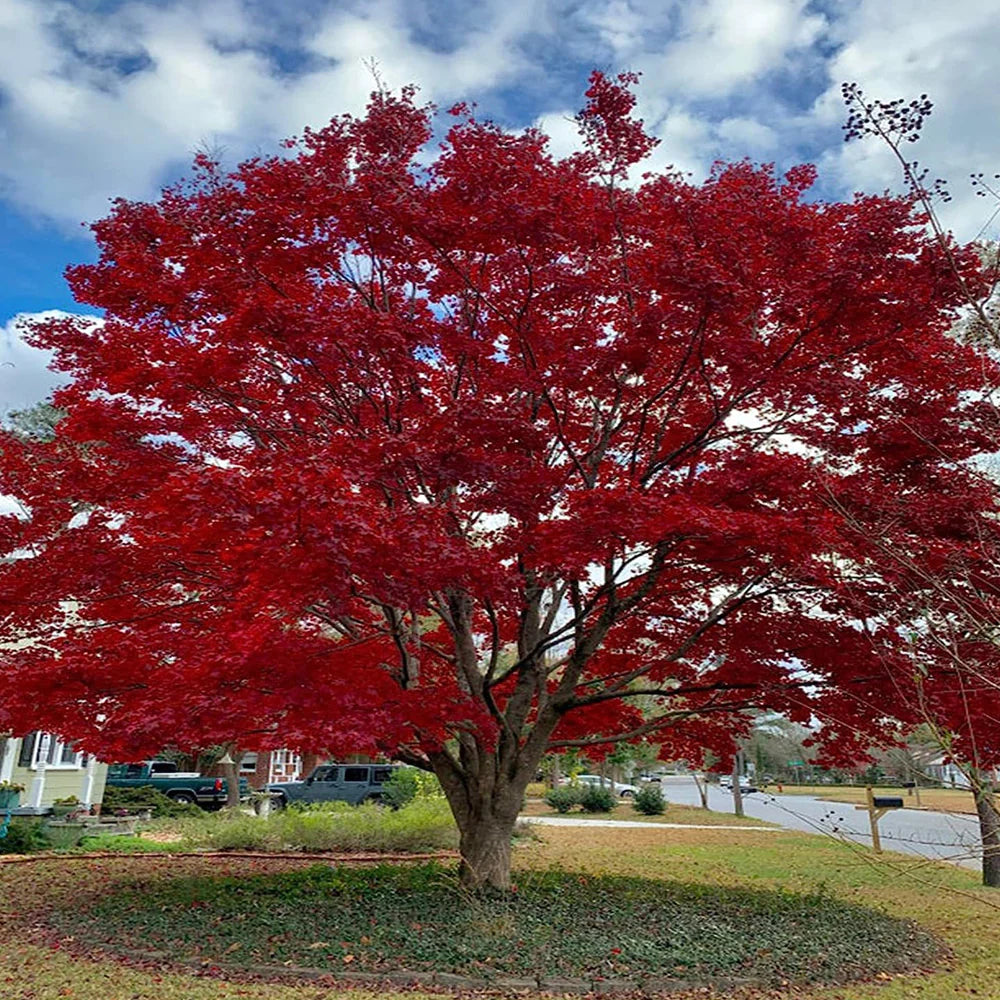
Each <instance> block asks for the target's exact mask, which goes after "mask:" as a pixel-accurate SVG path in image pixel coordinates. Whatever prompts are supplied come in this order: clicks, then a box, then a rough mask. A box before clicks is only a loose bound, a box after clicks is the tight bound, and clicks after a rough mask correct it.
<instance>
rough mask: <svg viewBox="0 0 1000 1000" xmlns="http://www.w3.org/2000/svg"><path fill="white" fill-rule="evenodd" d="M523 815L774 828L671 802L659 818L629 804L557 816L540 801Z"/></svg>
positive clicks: (741, 817)
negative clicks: (610, 808) (603, 809)
mask: <svg viewBox="0 0 1000 1000" xmlns="http://www.w3.org/2000/svg"><path fill="white" fill-rule="evenodd" d="M521 815H522V816H571V817H573V818H574V819H624V820H629V821H630V822H631V821H633V820H638V821H641V822H644V823H683V824H684V825H685V826H760V827H773V825H774V824H772V823H767V822H765V821H764V820H762V819H754V818H753V817H752V816H736V815H734V814H733V813H728V812H726V813H724V812H715V811H714V810H711V809H700V808H698V806H684V805H677V804H676V803H673V802H670V803H668V804H667V808H666V810H665V811H664V812H663V814H662V815H660V816H644V815H643V814H642V813H641V812H638V811H637V810H636V809H635V807H634V806H633V805H632V803H631V802H628V801H623V802H622V803H621V804H620V805H618V806H617V807H616V808H615V809H613V810H612V811H611V812H609V813H586V812H582V811H581V810H580V809H579V808H575V809H572V810H571V811H570V812H568V813H560V812H557V811H556V810H555V809H553V808H551V807H550V806H548V805H547V804H546V803H545V802H544V801H542V800H541V799H536V800H529V801H528V804H527V805H526V806H525V808H524V809H522V810H521Z"/></svg>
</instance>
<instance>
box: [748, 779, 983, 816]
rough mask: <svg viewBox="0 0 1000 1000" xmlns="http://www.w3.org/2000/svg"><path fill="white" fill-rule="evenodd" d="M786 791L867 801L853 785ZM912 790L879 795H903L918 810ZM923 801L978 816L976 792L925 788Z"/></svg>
mask: <svg viewBox="0 0 1000 1000" xmlns="http://www.w3.org/2000/svg"><path fill="white" fill-rule="evenodd" d="M767 790H768V791H769V792H776V791H777V790H778V789H777V786H776V785H770V786H769V787H768V789H767ZM781 790H782V793H783V794H785V795H815V796H816V797H817V798H819V799H822V800H823V801H824V802H852V803H863V802H864V801H865V790H864V788H857V787H855V786H853V785H843V786H841V785H834V786H829V785H782V788H781ZM911 791H912V789H907V788H876V789H875V794H876V795H901V796H902V797H903V806H904V808H906V809H916V808H918V807H917V797H916V795H915V794H908V793H909V792H911ZM920 803H921V805H922V807H923V808H924V809H931V810H933V811H935V812H954V813H969V814H971V815H975V813H976V805H975V803H974V802H973V801H972V792H970V791H968V790H965V791H963V790H962V789H960V788H921V789H920Z"/></svg>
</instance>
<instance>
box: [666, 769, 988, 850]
mask: <svg viewBox="0 0 1000 1000" xmlns="http://www.w3.org/2000/svg"><path fill="white" fill-rule="evenodd" d="M660 787H661V788H662V790H663V795H664V798H666V799H667V801H668V802H676V803H678V804H680V805H700V804H701V800H700V798H699V797H698V791H697V789H696V788H695V784H694V780H693V779H692V778H691V777H687V776H674V775H668V776H667V777H665V778H664V780H663V782H662V783H661V786H660ZM708 794H709V799H708V805H709V808H710V809H715V810H718V811H719V812H732V809H733V796H732V794H731V793H730V792H727V791H725V790H723V789H720V788H718V787H717V786H714V785H713V786H710V787H709V792H708ZM904 801H905V800H904ZM743 811H744V812H745V813H746V815H747V816H754V817H756V818H757V819H763V820H767V821H768V822H771V823H777V824H778V825H779V826H783V827H785V828H786V829H788V830H802V831H805V832H806V833H819V834H826V835H828V836H832V837H837V838H839V839H841V840H850V841H853V842H854V843H857V844H863V845H864V846H866V847H870V846H871V835H870V833H869V829H868V813H867V812H865V811H863V810H859V809H855V808H854V806H853V804H849V803H843V802H823V801H821V800H820V799H818V798H814V797H813V796H810V795H777V794H771V793H763V792H754V793H753V794H751V795H744V796H743ZM667 816H668V818H669V809H668V811H667ZM879 833H880V835H881V839H882V847H883V848H884V849H885V850H893V851H899V852H901V853H903V854H915V855H917V856H919V857H923V858H933V859H936V860H941V861H950V862H951V863H953V864H959V865H962V866H963V867H968V868H979V866H980V863H981V848H980V842H979V824H978V821H977V820H976V818H975V817H974V816H962V815H958V814H956V813H940V812H930V811H922V810H917V809H894V810H892V811H891V812H889V813H887V814H886V815H885V816H883V817H882V820H881V822H880V823H879Z"/></svg>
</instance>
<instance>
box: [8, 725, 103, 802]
mask: <svg viewBox="0 0 1000 1000" xmlns="http://www.w3.org/2000/svg"><path fill="white" fill-rule="evenodd" d="M107 774H108V766H107V764H102V763H100V762H99V761H97V760H96V759H95V758H94V757H92V756H89V755H87V754H82V753H78V752H77V751H76V750H75V749H74V748H73V746H72V745H71V744H68V743H64V742H63V741H62V740H60V739H59V737H58V736H56V735H54V734H53V733H41V732H35V733H28V735H27V736H25V737H24V738H23V739H15V738H13V737H4V736H0V782H4V781H6V782H10V783H12V784H15V785H23V786H24V791H23V792H21V802H20V805H19V807H18V808H17V809H15V810H14V814H15V815H21V816H25V815H27V816H37V815H42V814H44V813H47V812H49V811H50V810H51V808H52V803H53V802H55V800H56V799H67V798H69V797H70V796H75V797H76V798H77V799H78V800H79V801H80V803H82V804H83V805H84V806H87V807H93V806H100V804H101V799H102V798H103V796H104V782H105V779H106V778H107Z"/></svg>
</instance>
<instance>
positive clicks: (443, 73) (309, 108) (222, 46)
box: [0, 0, 1000, 236]
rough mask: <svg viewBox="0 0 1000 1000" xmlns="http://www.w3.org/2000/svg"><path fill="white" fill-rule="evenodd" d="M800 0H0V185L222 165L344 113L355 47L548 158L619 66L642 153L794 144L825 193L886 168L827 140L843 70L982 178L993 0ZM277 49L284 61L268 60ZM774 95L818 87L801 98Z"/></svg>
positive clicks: (150, 176) (934, 148)
mask: <svg viewBox="0 0 1000 1000" xmlns="http://www.w3.org/2000/svg"><path fill="white" fill-rule="evenodd" d="M818 6H819V5H818V4H815V3H812V2H810V0H573V2H570V0H484V2H483V3H481V4H478V5H474V6H470V5H465V4H461V3H459V2H458V0H353V2H334V0H311V2H306V0H300V3H298V4H285V3H284V2H278V0H275V2H274V3H267V2H265V0H212V2H206V0H130V2H126V3H122V4H120V5H118V6H114V7H105V6H102V5H96V4H77V3H73V2H70V0H47V2H45V3H40V2H38V0H0V141H2V143H3V150H4V156H3V159H2V162H0V194H2V195H4V196H5V197H6V198H7V199H9V200H10V201H11V202H12V203H14V204H16V205H17V206H19V207H20V208H22V209H25V210H28V211H29V212H35V213H40V214H42V215H45V216H47V217H49V218H52V219H55V220H57V221H59V222H60V223H63V224H66V225H73V226H74V227H75V225H76V223H77V222H79V221H80V220H81V219H93V218H95V217H99V216H101V215H103V214H105V211H106V208H107V199H108V198H109V197H111V196H115V195H122V196H125V197H132V198H149V197H153V196H155V194H156V191H157V189H158V187H159V186H160V185H161V184H162V183H163V182H164V181H166V180H168V179H169V178H171V177H172V176H174V175H175V173H176V172H177V170H178V169H179V168H180V167H182V166H183V165H184V164H185V163H186V162H187V161H188V160H189V158H190V155H191V153H192V151H193V150H194V149H196V148H197V147H199V146H200V145H203V144H206V143H208V144H211V145H219V146H221V147H223V148H224V149H225V150H226V158H227V160H229V161H235V160H237V159H239V158H241V157H243V156H245V155H248V154H253V153H255V152H257V151H258V150H259V149H260V148H264V149H273V148H274V143H275V141H276V140H277V139H279V138H281V137H283V136H285V135H288V134H292V133H297V132H299V131H301V129H302V127H303V126H304V125H305V124H311V125H321V124H323V123H324V122H325V121H327V120H328V119H329V118H330V117H331V116H332V115H333V114H336V113H339V112H342V111H352V112H357V111H360V110H361V109H362V107H363V105H364V103H365V101H366V100H367V97H368V94H369V92H370V90H371V89H372V86H373V80H372V77H371V74H370V72H369V70H368V69H367V68H366V66H365V62H366V61H367V60H370V59H375V60H377V62H378V64H379V69H380V72H381V73H382V74H383V75H384V78H385V81H386V83H387V84H388V85H389V86H391V87H398V86H399V85H401V84H404V83H410V82H415V83H417V84H419V85H420V86H421V89H422V94H423V96H425V97H426V98H427V99H430V100H435V101H437V102H439V103H441V104H448V103H450V102H451V101H452V100H456V99H467V98H471V99H473V100H478V101H479V105H480V111H481V113H482V114H484V115H485V116H489V115H491V114H493V115H496V114H500V115H502V114H503V113H504V111H510V109H511V108H512V107H513V108H514V109H515V113H516V114H520V115H522V116H523V117H524V119H525V120H527V119H529V118H535V119H537V120H538V121H539V122H540V124H542V125H543V126H544V127H546V128H547V129H551V130H552V137H553V142H552V149H553V151H554V152H556V153H557V154H561V153H564V152H568V151H570V150H572V149H574V148H577V137H576V134H575V127H574V126H573V125H572V124H571V123H570V122H568V121H567V120H566V119H567V118H570V117H572V114H573V111H574V110H575V105H574V104H573V103H572V102H573V100H575V95H576V94H578V93H579V91H581V90H582V89H583V84H584V80H585V76H586V73H587V71H588V70H589V68H590V67H592V66H597V67H600V68H602V69H605V70H610V71H618V70H623V69H630V70H638V71H640V72H642V74H643V79H642V83H641V86H640V89H639V107H638V111H639V113H640V115H641V116H642V117H643V118H644V119H645V120H646V122H647V126H648V128H649V129H650V131H652V132H653V133H654V134H655V135H657V136H658V137H660V138H661V139H662V140H663V142H662V145H661V147H660V149H659V150H658V151H657V153H656V158H655V164H654V165H663V164H666V163H673V164H675V165H676V166H677V167H678V168H680V169H682V170H686V171H691V172H692V173H693V174H695V176H696V177H700V176H702V175H703V174H704V172H705V170H706V169H707V168H708V166H709V165H710V164H711V162H712V161H713V160H714V159H716V158H717V157H719V156H723V157H735V158H738V157H740V156H743V155H750V156H753V157H760V158H762V159H770V158H775V159H777V160H779V161H781V160H782V159H787V158H788V157H792V156H796V155H800V154H798V153H796V152H793V151H797V150H800V149H801V148H802V146H803V145H808V142H806V141H805V140H804V137H808V141H809V142H811V141H813V139H816V138H818V139H819V140H820V141H821V142H822V144H823V147H825V148H822V147H821V148H819V149H815V150H814V151H813V152H814V155H815V156H817V157H818V158H819V159H820V160H821V163H822V165H823V166H824V167H825V168H826V170H827V171H828V172H829V175H830V177H832V178H833V180H834V181H835V183H836V184H837V185H839V187H840V189H842V190H846V191H850V190H851V189H854V188H866V189H872V188H874V189H876V190H878V189H881V188H884V187H886V186H887V185H891V184H895V183H896V179H897V175H896V173H895V171H894V169H893V168H892V165H891V163H889V162H888V161H887V160H886V158H885V156H884V155H883V154H882V153H881V151H878V150H876V149H875V148H874V147H873V146H870V145H864V146H848V147H846V148H843V147H841V146H840V145H839V144H838V143H837V138H838V136H837V129H836V126H837V125H838V124H839V122H840V121H841V120H842V119H843V109H842V107H841V105H840V103H839V100H838V92H837V88H838V86H839V83H840V82H841V80H844V79H856V80H858V81H859V82H860V83H861V84H862V85H863V86H865V88H866V89H867V90H868V91H869V92H870V93H871V94H873V95H876V96H884V97H886V98H892V97H896V96H903V95H907V96H909V95H916V94H919V93H924V92H926V93H929V94H931V96H932V97H933V98H934V99H935V101H936V104H937V112H936V114H935V117H934V118H933V119H932V121H931V124H930V126H929V127H928V131H927V138H926V141H925V142H924V143H922V144H921V147H920V150H921V152H920V156H921V159H923V160H925V161H927V162H928V163H929V164H932V165H933V169H934V171H935V173H942V174H947V175H949V176H951V177H953V178H955V179H956V180H959V179H961V178H962V177H963V176H967V175H968V173H969V172H970V171H972V170H979V169H984V170H987V171H988V172H989V173H993V172H994V171H995V170H996V169H1000V133H997V132H996V130H995V129H993V128H992V127H991V125H992V123H993V122H994V121H996V120H997V118H998V112H1000V88H998V87H997V86H996V85H995V81H994V79H993V60H994V53H993V48H994V46H995V39H996V38H997V37H998V35H1000V0H963V2H962V3H960V4H952V5H950V6H946V7H941V6H940V5H939V4H937V3H932V2H931V0H913V2H911V3H909V4H899V3H897V2H896V0H851V2H846V0H845V2H843V3H839V4H826V5H825V8H824V9H825V10H826V13H821V12H820V11H819V9H818ZM292 50H294V53H295V58H294V59H293V60H292V61H291V63H282V62H281V60H280V59H279V58H278V57H277V55H276V53H278V52H283V51H292ZM796 88H801V90H802V92H803V93H805V94H807V95H810V96H811V95H813V94H816V93H821V92H822V96H821V97H820V99H819V100H818V101H817V102H816V103H815V105H814V106H813V107H812V108H807V109H806V110H802V108H803V104H804V103H807V101H808V98H806V99H805V101H804V100H803V99H796V94H795V91H796ZM571 91H573V92H574V93H573V94H572V95H571ZM514 93H517V95H518V96H517V98H512V97H511V95H512V94H514ZM790 106H794V107H797V108H798V109H799V110H796V111H789V110H788V108H789V107H790ZM834 147H835V148H834ZM958 187H959V185H958V184H956V188H958ZM956 193H959V192H956ZM962 193H963V194H964V192H962ZM983 207H984V203H983V202H982V201H981V200H978V199H974V198H971V197H964V196H963V197H961V198H959V199H957V200H956V202H955V204H954V205H953V208H952V211H951V213H950V216H949V217H950V218H951V219H952V220H953V221H954V223H955V224H956V225H957V226H959V227H960V229H961V231H962V233H963V234H964V235H969V236H971V235H973V234H974V231H975V230H976V229H977V228H978V224H979V221H980V220H981V216H982V209H983Z"/></svg>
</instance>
